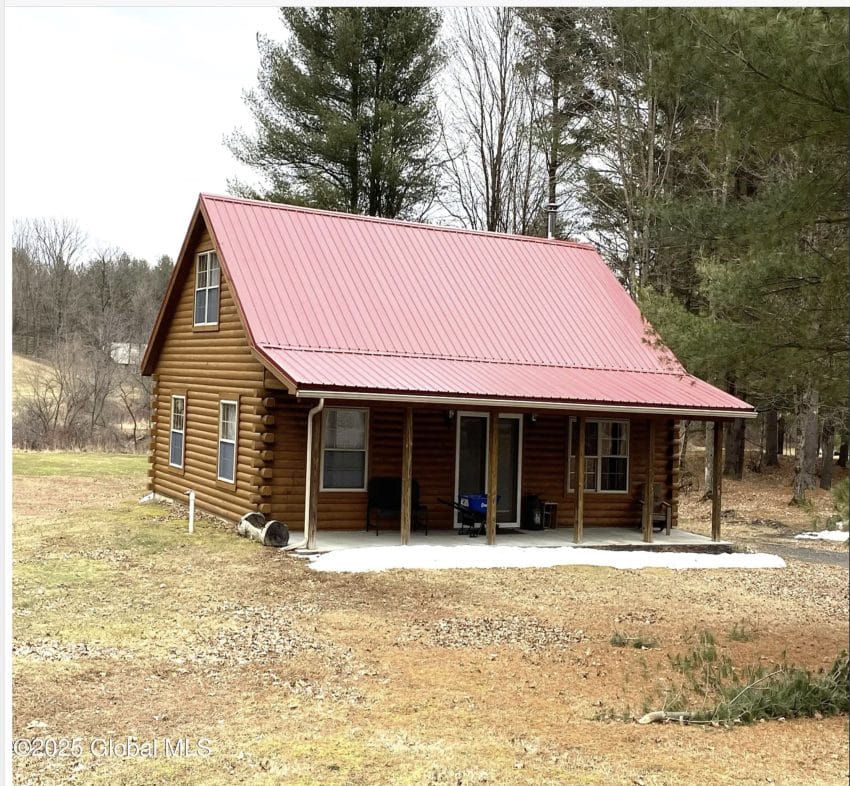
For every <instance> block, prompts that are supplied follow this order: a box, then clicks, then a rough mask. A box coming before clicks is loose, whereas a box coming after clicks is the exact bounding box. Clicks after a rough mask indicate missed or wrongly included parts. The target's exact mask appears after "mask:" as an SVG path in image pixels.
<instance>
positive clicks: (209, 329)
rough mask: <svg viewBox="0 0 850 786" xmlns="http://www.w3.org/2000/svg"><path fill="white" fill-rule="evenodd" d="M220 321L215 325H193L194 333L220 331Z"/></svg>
mask: <svg viewBox="0 0 850 786" xmlns="http://www.w3.org/2000/svg"><path fill="white" fill-rule="evenodd" d="M218 325H219V323H218V322H216V323H215V324H213V325H192V332H194V333H216V332H218Z"/></svg>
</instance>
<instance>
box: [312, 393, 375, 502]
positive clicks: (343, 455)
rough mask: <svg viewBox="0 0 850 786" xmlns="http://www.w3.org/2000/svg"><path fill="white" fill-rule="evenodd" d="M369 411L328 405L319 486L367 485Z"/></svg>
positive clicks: (347, 488)
mask: <svg viewBox="0 0 850 786" xmlns="http://www.w3.org/2000/svg"><path fill="white" fill-rule="evenodd" d="M368 426H369V411H368V410H366V409H349V408H339V409H336V408H333V407H329V408H328V409H326V410H325V411H324V420H323V421H322V489H323V490H325V491H328V490H335V491H361V490H363V489H365V488H366V452H367V449H366V446H367V445H368Z"/></svg>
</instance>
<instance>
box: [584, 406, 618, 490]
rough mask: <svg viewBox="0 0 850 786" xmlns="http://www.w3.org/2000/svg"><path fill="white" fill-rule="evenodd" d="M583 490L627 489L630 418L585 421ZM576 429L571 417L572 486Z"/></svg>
mask: <svg viewBox="0 0 850 786" xmlns="http://www.w3.org/2000/svg"><path fill="white" fill-rule="evenodd" d="M584 442H585V459H584V489H585V491H599V492H604V491H628V490H629V421H627V420H586V421H585V422H584ZM577 454H578V428H577V421H576V419H575V418H570V481H569V488H570V491H572V490H573V489H574V488H575V480H576V455H577Z"/></svg>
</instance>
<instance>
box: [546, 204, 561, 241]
mask: <svg viewBox="0 0 850 786" xmlns="http://www.w3.org/2000/svg"><path fill="white" fill-rule="evenodd" d="M557 214H558V205H557V203H556V202H550V203H549V204H548V205H546V238H547V239H548V240H553V239H554V237H555V217H556V216H557Z"/></svg>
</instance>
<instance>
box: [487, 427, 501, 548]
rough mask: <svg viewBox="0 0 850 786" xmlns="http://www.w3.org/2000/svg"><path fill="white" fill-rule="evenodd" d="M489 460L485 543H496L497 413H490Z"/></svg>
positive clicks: (497, 482) (491, 544)
mask: <svg viewBox="0 0 850 786" xmlns="http://www.w3.org/2000/svg"><path fill="white" fill-rule="evenodd" d="M488 437H489V449H488V450H489V459H490V460H489V462H488V466H487V471H488V473H489V475H488V477H487V524H486V526H487V545H489V546H493V545H494V544H495V543H496V513H497V510H498V507H499V506H498V503H497V501H496V498H497V497H498V495H499V413H498V412H491V413H490V432H489V434H488Z"/></svg>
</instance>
